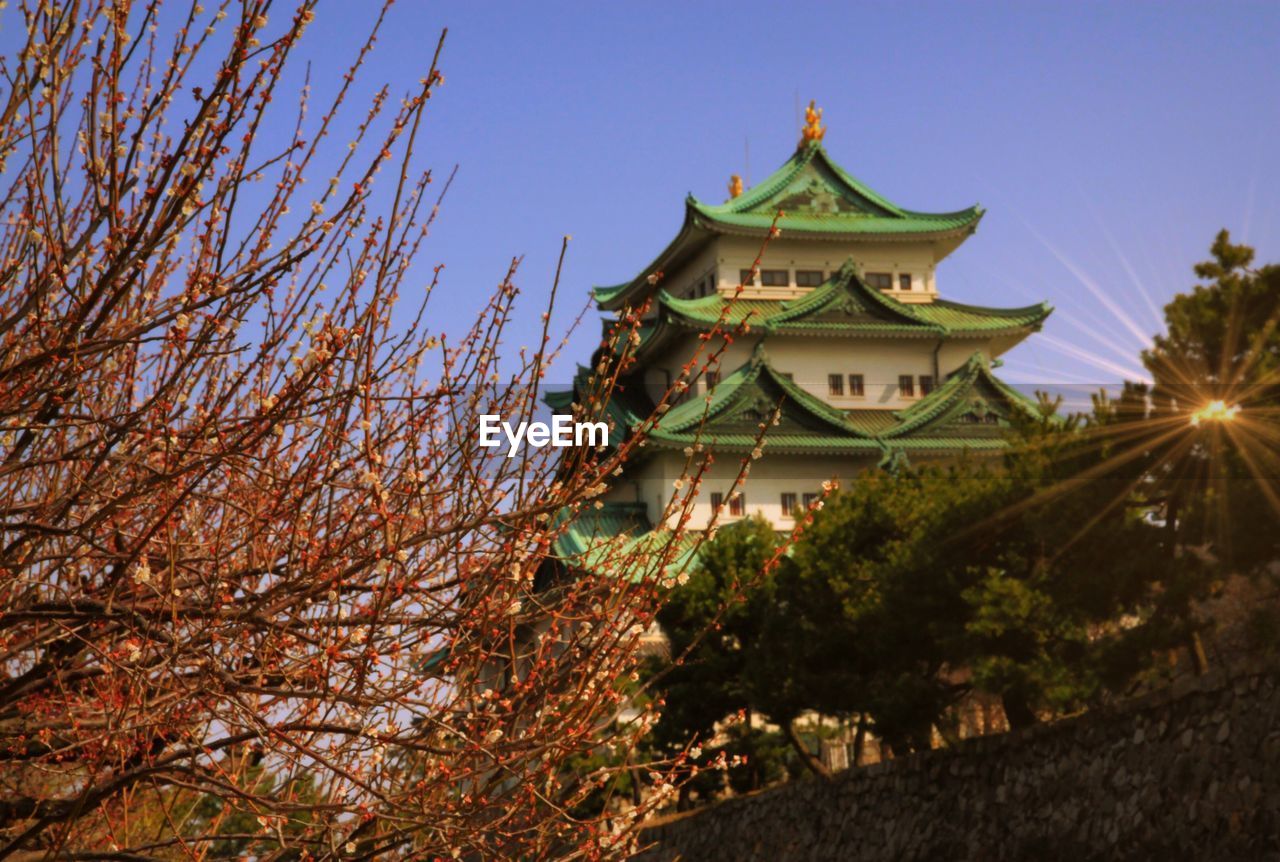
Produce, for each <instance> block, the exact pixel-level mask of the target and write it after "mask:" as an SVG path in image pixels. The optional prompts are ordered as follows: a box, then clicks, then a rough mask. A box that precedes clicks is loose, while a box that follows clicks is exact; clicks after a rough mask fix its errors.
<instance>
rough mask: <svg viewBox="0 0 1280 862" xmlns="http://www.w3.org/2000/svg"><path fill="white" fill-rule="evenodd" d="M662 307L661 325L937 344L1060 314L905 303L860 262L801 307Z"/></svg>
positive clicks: (1028, 326) (767, 303) (668, 300)
mask: <svg viewBox="0 0 1280 862" xmlns="http://www.w3.org/2000/svg"><path fill="white" fill-rule="evenodd" d="M658 302H659V306H660V307H659V319H660V321H662V322H663V323H676V324H679V325H681V326H686V327H690V328H694V329H703V330H705V329H710V328H712V327H713V326H715V325H716V324H717V323H718V322H720V321H722V320H723V321H724V323H725V324H729V325H735V324H739V323H747V324H749V325H750V326H752V327H753V328H754V327H759V328H761V329H763V330H764V331H765V332H790V333H797V334H815V335H822V334H827V335H864V336H878V335H905V336H927V337H931V338H938V337H955V336H967V335H987V336H990V335H998V334H1007V333H1016V332H1027V331H1030V330H1033V329H1038V328H1039V327H1040V326H1041V324H1043V323H1044V320H1045V318H1046V317H1048V316H1049V314H1050V313H1051V312H1052V311H1053V309H1052V308H1051V307H1050V306H1049V304H1048V303H1043V302H1042V303H1040V304H1038V305H1030V306H1025V307H1023V308H984V307H982V306H976V305H963V304H961V303H958V302H947V301H945V300H936V301H934V302H925V303H904V302H900V301H898V300H897V299H894V298H893V297H891V296H888V295H886V294H885V293H884V292H882V291H879V290H876V289H875V288H872V287H869V286H868V285H867V284H866V283H865V282H864V281H863V280H862V278H861V277H860V276H859V275H858V272H857V268H856V266H855V265H854V262H853V259H852V258H850V259H849V260H847V261H845V263H844V265H843V266H842V267H841V268H840V270H839V271H838V272H836V273H834V274H833V275H832V276H831V278H829V279H828V280H827V281H826V282H824V283H823V284H822V285H821V286H819V287H817V288H814V289H813V290H811V291H809V292H808V293H806V294H804V295H802V296H800V297H799V298H796V299H790V300H776V299H733V298H731V297H726V296H722V295H720V294H713V295H712V296H706V297H701V298H698V299H680V298H677V297H674V296H672V295H671V294H669V293H667V292H666V291H665V290H661V291H659V292H658ZM660 329H661V324H659V325H657V326H655V327H653V328H652V329H651V330H650V331H649V332H648V333H647V334H646V336H647V337H646V338H645V340H646V341H651V340H652V339H653V336H654V335H655V334H656V333H657V332H658V331H660ZM642 343H643V342H642Z"/></svg>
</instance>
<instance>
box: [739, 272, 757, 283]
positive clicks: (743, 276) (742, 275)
mask: <svg viewBox="0 0 1280 862" xmlns="http://www.w3.org/2000/svg"><path fill="white" fill-rule="evenodd" d="M738 283H739V284H741V285H742V286H743V287H746V286H747V285H751V284H755V283H756V280H755V279H754V278H752V277H751V270H749V269H740V270H738Z"/></svg>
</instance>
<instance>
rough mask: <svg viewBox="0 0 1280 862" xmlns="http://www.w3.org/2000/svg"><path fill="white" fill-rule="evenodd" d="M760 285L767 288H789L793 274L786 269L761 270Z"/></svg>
mask: <svg viewBox="0 0 1280 862" xmlns="http://www.w3.org/2000/svg"><path fill="white" fill-rule="evenodd" d="M760 283H761V284H762V285H764V286H765V287H789V286H790V285H791V273H790V272H788V271H787V270H785V269H762V270H760Z"/></svg>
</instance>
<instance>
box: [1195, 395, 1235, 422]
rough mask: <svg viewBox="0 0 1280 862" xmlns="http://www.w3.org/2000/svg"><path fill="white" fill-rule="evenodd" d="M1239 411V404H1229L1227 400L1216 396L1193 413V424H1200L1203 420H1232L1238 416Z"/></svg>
mask: <svg viewBox="0 0 1280 862" xmlns="http://www.w3.org/2000/svg"><path fill="white" fill-rule="evenodd" d="M1239 412H1240V405H1239V404H1227V402H1226V401H1224V400H1222V399H1221V398H1216V399H1214V400H1213V401H1210V402H1208V403H1207V404H1205V405H1204V406H1203V407H1201V408H1200V409H1199V410H1197V411H1195V412H1194V413H1192V414H1191V424H1192V425H1199V424H1200V423H1201V422H1230V421H1232V420H1233V419H1235V418H1236V414H1238V413H1239Z"/></svg>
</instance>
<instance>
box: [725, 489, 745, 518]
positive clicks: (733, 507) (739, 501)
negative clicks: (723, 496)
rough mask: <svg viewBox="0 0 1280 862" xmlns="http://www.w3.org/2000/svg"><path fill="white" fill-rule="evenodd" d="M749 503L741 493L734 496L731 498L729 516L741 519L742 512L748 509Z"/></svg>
mask: <svg viewBox="0 0 1280 862" xmlns="http://www.w3.org/2000/svg"><path fill="white" fill-rule="evenodd" d="M746 505H747V501H746V500H745V499H744V498H743V496H742V494H741V492H739V493H737V494H734V495H733V496H732V497H730V498H729V516H730V517H731V518H741V517H742V510H743V509H745V508H746Z"/></svg>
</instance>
